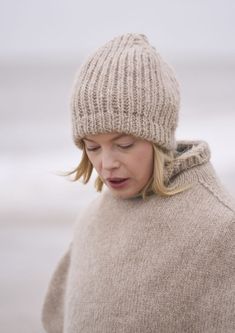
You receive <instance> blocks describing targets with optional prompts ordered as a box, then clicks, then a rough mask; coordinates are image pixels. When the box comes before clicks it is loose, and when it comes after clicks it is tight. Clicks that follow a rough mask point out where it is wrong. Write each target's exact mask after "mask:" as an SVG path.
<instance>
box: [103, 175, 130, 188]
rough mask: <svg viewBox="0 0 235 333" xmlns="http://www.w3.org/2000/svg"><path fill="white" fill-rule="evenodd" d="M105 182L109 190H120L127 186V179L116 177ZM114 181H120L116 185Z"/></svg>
mask: <svg viewBox="0 0 235 333" xmlns="http://www.w3.org/2000/svg"><path fill="white" fill-rule="evenodd" d="M121 180H123V181H121ZM106 181H107V183H108V185H109V186H110V187H111V188H114V189H120V188H123V187H125V186H127V183H128V181H129V178H118V177H115V178H107V179H106ZM115 181H120V182H118V183H116V182H115Z"/></svg>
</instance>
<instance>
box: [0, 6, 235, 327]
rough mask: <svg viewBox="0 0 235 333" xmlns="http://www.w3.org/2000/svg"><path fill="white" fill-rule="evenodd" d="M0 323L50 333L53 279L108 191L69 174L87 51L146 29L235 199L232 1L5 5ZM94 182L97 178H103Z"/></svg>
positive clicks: (186, 128) (0, 79)
mask: <svg viewBox="0 0 235 333" xmlns="http://www.w3.org/2000/svg"><path fill="white" fill-rule="evenodd" d="M0 4H1V10H0V38H1V40H0V42H1V43H0V49H1V52H0V88H1V89H0V120H1V122H0V151H1V154H0V178H1V186H0V248H1V251H0V256H1V270H0V288H1V290H0V292H1V297H0V327H1V332H4V333H13V332H18V333H39V332H43V329H42V326H41V321H40V316H41V307H42V303H43V300H44V296H45V292H46V289H47V285H48V283H49V279H50V277H51V274H52V272H53V270H54V268H55V265H56V264H57V262H58V260H59V258H60V257H61V255H62V254H63V253H64V251H65V250H66V249H67V247H68V245H69V242H70V241H71V239H72V233H73V225H74V223H75V221H76V219H77V218H79V215H80V214H81V210H82V209H84V207H85V206H86V205H87V204H88V202H90V201H91V200H92V199H93V198H95V196H97V193H96V192H95V190H94V188H93V184H92V182H90V184H88V185H86V187H84V185H83V184H82V183H78V182H75V183H73V182H71V181H69V180H68V179H67V178H65V177H62V176H58V172H61V171H69V170H72V169H73V168H75V167H76V166H77V164H78V162H79V159H80V151H78V149H77V148H76V147H75V146H74V144H73V142H72V133H71V123H70V113H69V96H70V92H71V87H72V83H73V79H74V75H75V72H76V71H77V69H78V68H79V66H80V64H81V63H82V62H83V61H84V60H85V59H86V57H87V56H88V55H89V54H90V53H92V52H94V51H95V50H96V48H97V47H99V46H101V45H103V44H104V43H106V42H107V41H108V40H110V39H112V38H113V37H115V36H117V35H120V34H123V33H127V32H136V33H144V34H146V36H147V37H148V39H149V41H150V43H151V44H152V45H154V46H155V47H156V49H157V50H158V51H159V52H160V53H161V55H162V56H163V58H165V60H166V61H168V62H169V63H170V64H171V65H172V66H173V67H174V68H175V71H176V73H177V77H178V80H179V81H180V83H181V92H182V107H181V114H180V124H179V127H178V129H177V132H176V135H177V139H179V140H180V139H194V140H197V139H199V140H205V141H207V142H208V143H209V145H210V148H211V154H212V157H211V161H212V163H213V164H214V167H215V169H216V171H217V174H218V176H219V177H220V179H221V181H222V183H223V184H224V185H225V186H226V187H227V189H228V190H229V191H230V193H231V194H232V195H233V196H235V149H234V142H235V58H234V55H235V42H234V36H235V20H234V17H235V2H234V1H233V0H223V1H222V0H220V1H218V0H203V1H202V0H198V1H192V0H187V1H186V0H176V1H170V0H161V1H158V0H152V1H150V0H145V1H137V0H135V1H134V0H131V1H128V0H125V1H124V0H119V1H115V2H114V1H108V0H100V1H97V2H95V1H93V2H92V1H91V0H87V1H79V0H77V1H75V0H66V1H65V0H57V1H55V0H41V1H35V0H30V1H29V0H22V1H16V0H0ZM93 179H94V177H93Z"/></svg>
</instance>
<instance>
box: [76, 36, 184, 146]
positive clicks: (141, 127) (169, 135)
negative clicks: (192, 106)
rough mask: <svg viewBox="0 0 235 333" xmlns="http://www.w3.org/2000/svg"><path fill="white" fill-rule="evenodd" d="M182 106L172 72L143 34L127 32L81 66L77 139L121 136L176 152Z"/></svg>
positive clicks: (79, 143)
mask: <svg viewBox="0 0 235 333" xmlns="http://www.w3.org/2000/svg"><path fill="white" fill-rule="evenodd" d="M179 107H180V92H179V84H178V82H177V80H176V77H175V74H174V71H173V69H172V68H171V67H170V66H169V65H168V64H167V63H166V62H165V61H164V60H163V59H162V57H161V56H160V54H159V53H158V52H157V51H156V49H155V48H154V47H153V46H151V45H150V44H149V42H148V39H147V37H146V36H145V35H143V34H136V33H127V34H125V35H121V36H118V37H116V38H114V39H112V40H111V41H109V42H108V43H106V44H105V45H104V46H102V47H100V48H99V49H98V50H97V51H96V52H95V53H94V54H92V55H91V56H90V57H89V58H88V60H87V61H86V62H85V63H84V64H83V65H82V66H81V67H80V69H79V72H78V73H77V75H76V77H75V82H74V86H73V90H72V96H71V109H72V124H73V140H74V142H75V144H76V145H77V146H78V147H79V148H81V139H82V138H83V137H84V136H86V135H91V134H98V133H108V132H121V133H127V134H133V135H135V136H137V137H141V138H144V139H146V140H149V141H152V142H155V143H157V144H158V145H159V146H160V147H162V148H165V149H167V150H174V149H175V148H176V140H175V129H176V127H177V122H178V112H179Z"/></svg>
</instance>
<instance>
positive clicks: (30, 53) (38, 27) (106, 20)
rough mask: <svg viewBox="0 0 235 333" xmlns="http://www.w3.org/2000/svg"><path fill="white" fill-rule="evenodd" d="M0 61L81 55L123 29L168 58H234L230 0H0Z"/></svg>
mask: <svg viewBox="0 0 235 333" xmlns="http://www.w3.org/2000/svg"><path fill="white" fill-rule="evenodd" d="M0 1H1V10H0V39H1V53H0V61H1V60H2V61H5V60H8V61H9V60H13V61H14V60H16V61H21V59H30V58H31V59H41V58H42V59H46V60H52V61H64V60H65V61H70V60H74V59H76V58H77V57H83V56H84V57H85V56H87V54H88V53H89V52H91V51H93V50H94V49H95V48H96V47H98V46H101V45H102V44H104V43H105V42H107V41H108V40H109V39H112V38H113V37H114V36H117V35H119V34H122V33H126V32H137V33H144V34H146V35H147V36H148V37H149V39H150V42H151V43H152V44H154V45H155V47H156V48H157V49H158V50H159V51H160V53H162V54H163V55H164V54H167V55H170V56H172V57H179V58H181V59H182V57H183V56H186V57H187V56H191V55H194V56H195V57H198V56H199V57H200V56H202V57H207V56H209V57H211V56H213V57H221V56H222V57H225V58H227V57H230V58H232V57H234V55H235V42H234V41H235V38H234V36H235V1H234V0H171V1H170V0H160V1H157V0H145V1H138V0H129V1H128V0H118V1H111V0H98V1H91V0H86V1H84V0H82V1H81V0H76V1H75V0H40V1H39V0H21V1H17V0H0Z"/></svg>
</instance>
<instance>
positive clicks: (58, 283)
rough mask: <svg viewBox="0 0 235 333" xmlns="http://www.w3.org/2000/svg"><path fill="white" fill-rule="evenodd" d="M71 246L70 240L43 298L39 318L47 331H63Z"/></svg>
mask: <svg viewBox="0 0 235 333" xmlns="http://www.w3.org/2000/svg"><path fill="white" fill-rule="evenodd" d="M71 248H72V242H71V243H70V246H69V248H68V250H67V251H66V252H65V254H64V255H63V256H62V258H61V259H60V260H59V262H58V264H57V266H56V268H55V270H54V273H53V275H52V277H51V280H50V283H49V285H48V289H47V292H46V296H45V299H44V303H43V307H42V314H41V320H42V324H43V327H44V329H45V331H46V332H47V333H62V332H63V322H64V303H65V292H66V283H67V276H68V272H69V267H70V257H71Z"/></svg>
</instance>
